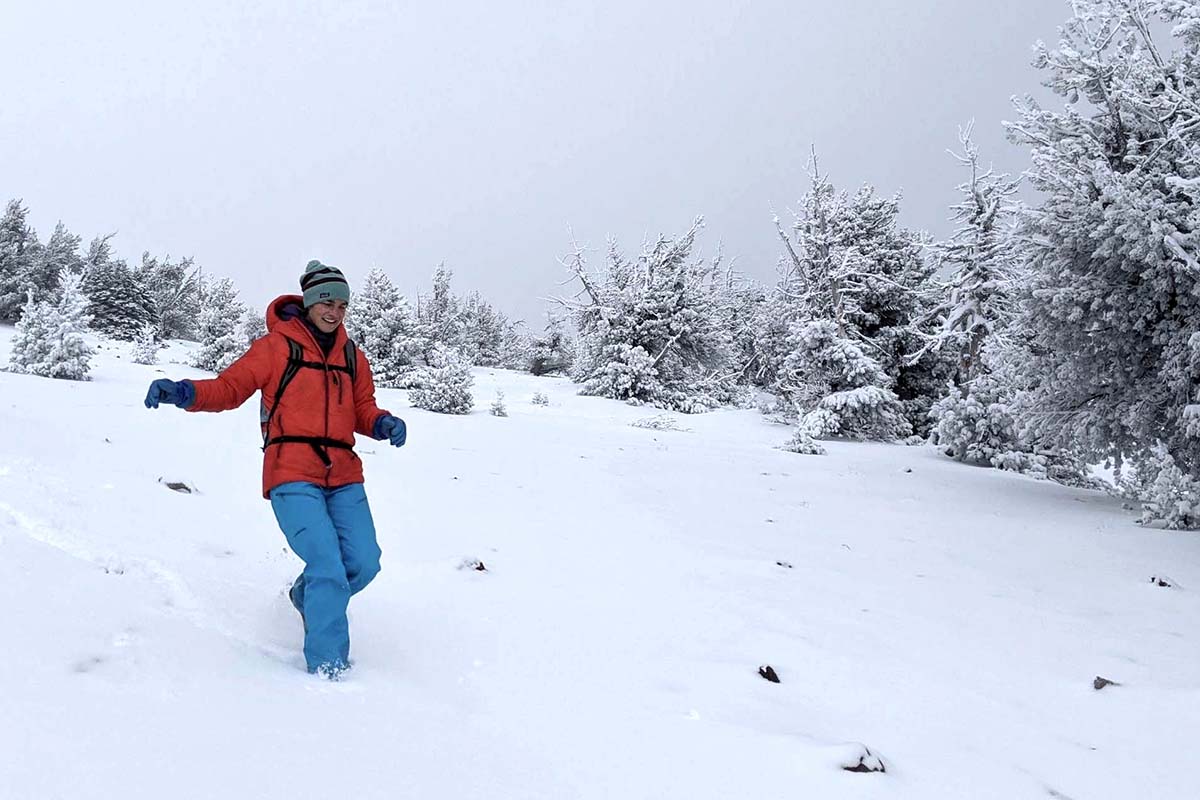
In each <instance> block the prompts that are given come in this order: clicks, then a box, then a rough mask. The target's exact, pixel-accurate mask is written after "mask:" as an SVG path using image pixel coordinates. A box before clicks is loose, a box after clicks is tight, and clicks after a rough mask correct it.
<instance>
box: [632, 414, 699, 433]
mask: <svg viewBox="0 0 1200 800" xmlns="http://www.w3.org/2000/svg"><path fill="white" fill-rule="evenodd" d="M629 425H630V427H633V428H648V429H649V430H653V431H680V432H682V433H686V432H688V431H689V430H691V429H690V428H685V427H683V426H682V425H680V424H679V423H678V422H677V421H676V420H675V418H674V417H672V416H671V415H670V414H656V415H654V416H653V417H642V418H641V419H638V420H634V421H633V422H631V423H629Z"/></svg>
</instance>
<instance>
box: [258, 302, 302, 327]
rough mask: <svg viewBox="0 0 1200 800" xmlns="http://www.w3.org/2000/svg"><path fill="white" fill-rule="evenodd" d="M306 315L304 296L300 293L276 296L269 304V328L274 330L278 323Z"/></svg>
mask: <svg viewBox="0 0 1200 800" xmlns="http://www.w3.org/2000/svg"><path fill="white" fill-rule="evenodd" d="M303 316H304V297H303V296H301V295H298V294H284V295H280V296H279V297H276V298H275V299H274V300H272V301H271V304H270V305H269V306H267V330H268V331H273V330H275V328H276V327H277V326H278V325H281V324H282V323H284V322H288V321H290V320H293V319H300V318H301V317H303Z"/></svg>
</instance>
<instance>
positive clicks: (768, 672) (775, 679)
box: [758, 665, 779, 683]
mask: <svg viewBox="0 0 1200 800" xmlns="http://www.w3.org/2000/svg"><path fill="white" fill-rule="evenodd" d="M758 674H759V675H761V676H762V677H763V678H765V679H766V680H769V681H770V682H771V683H779V676H778V675H777V674H775V668H774V667H772V666H770V665H764V666H761V667H759V668H758Z"/></svg>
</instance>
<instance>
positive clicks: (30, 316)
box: [9, 273, 92, 381]
mask: <svg viewBox="0 0 1200 800" xmlns="http://www.w3.org/2000/svg"><path fill="white" fill-rule="evenodd" d="M87 325H88V315H87V298H86V297H85V296H84V295H83V292H82V291H81V289H80V278H79V276H78V275H74V274H71V273H66V274H64V275H63V276H62V279H61V290H60V292H59V297H58V299H57V301H56V302H54V303H51V302H48V301H37V300H35V299H34V296H33V292H32V291H30V293H29V295H28V301H27V303H26V305H25V309H24V312H23V314H22V316H21V320H20V321H19V322H18V323H17V330H16V335H15V336H14V337H13V342H12V351H11V353H10V357H9V358H10V365H11V367H12V369H13V371H15V372H25V373H29V374H32V375H41V376H42V377H46V378H61V379H65V380H76V381H79V380H88V371H89V369H90V366H91V364H90V361H91V356H92V350H91V348H90V347H88V345H87V342H86V341H85V340H84V337H83V334H84V331H85V330H86V329H87Z"/></svg>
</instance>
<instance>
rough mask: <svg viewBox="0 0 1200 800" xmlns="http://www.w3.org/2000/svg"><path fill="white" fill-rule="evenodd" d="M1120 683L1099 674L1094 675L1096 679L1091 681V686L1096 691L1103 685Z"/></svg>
mask: <svg viewBox="0 0 1200 800" xmlns="http://www.w3.org/2000/svg"><path fill="white" fill-rule="evenodd" d="M1120 685H1121V684H1119V683H1117V682H1116V681H1110V680H1109V679H1108V678H1101V677H1100V676H1099V675H1097V676H1096V680H1094V681H1092V688H1093V689H1095V690H1096V691H1097V692H1098V691H1100V690H1101V689H1103V688H1104V687H1105V686H1120Z"/></svg>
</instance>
